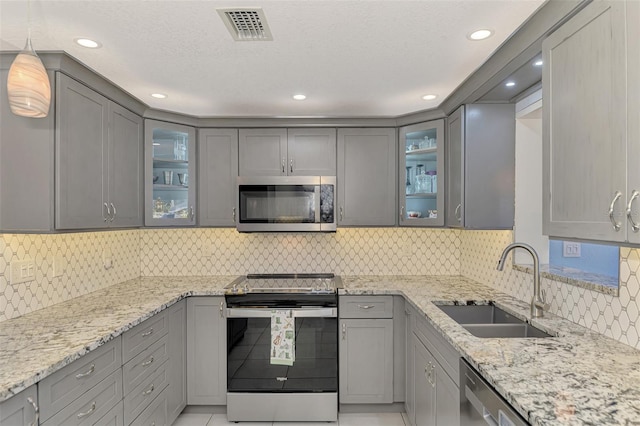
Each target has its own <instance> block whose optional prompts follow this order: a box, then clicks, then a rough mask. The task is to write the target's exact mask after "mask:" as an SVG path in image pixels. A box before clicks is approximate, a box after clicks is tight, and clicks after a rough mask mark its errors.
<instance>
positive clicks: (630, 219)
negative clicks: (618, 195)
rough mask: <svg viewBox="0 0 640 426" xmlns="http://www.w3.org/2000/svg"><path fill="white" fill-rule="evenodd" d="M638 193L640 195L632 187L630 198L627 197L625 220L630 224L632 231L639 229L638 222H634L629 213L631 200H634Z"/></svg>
mask: <svg viewBox="0 0 640 426" xmlns="http://www.w3.org/2000/svg"><path fill="white" fill-rule="evenodd" d="M639 195H640V192H638V191H637V190H635V189H634V190H633V192H631V198H629V204H627V220H628V221H629V223H630V224H631V230H632V231H633V232H638V231H639V230H640V224H638V223H636V222H634V221H633V216H632V215H631V209H632V207H633V202H634V201H635V199H636V198H638V196H639Z"/></svg>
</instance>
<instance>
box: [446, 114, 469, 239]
mask: <svg viewBox="0 0 640 426" xmlns="http://www.w3.org/2000/svg"><path fill="white" fill-rule="evenodd" d="M463 152H464V105H463V106H461V107H460V108H458V109H457V110H456V111H455V112H454V113H453V114H451V115H450V116H449V118H447V209H446V210H447V211H446V212H445V213H446V221H445V223H446V225H447V226H449V227H463V226H464V222H463V221H462V219H463V217H464V205H463V203H462V200H463V199H464V186H463V185H462V182H463V181H464V175H463V173H464V155H463Z"/></svg>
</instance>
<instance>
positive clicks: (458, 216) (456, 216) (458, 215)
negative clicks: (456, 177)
mask: <svg viewBox="0 0 640 426" xmlns="http://www.w3.org/2000/svg"><path fill="white" fill-rule="evenodd" d="M461 209H462V203H461V204H458V205H457V206H456V210H455V211H454V212H453V216H455V218H456V220H457V221H458V222H462V215H461V214H460V210H461Z"/></svg>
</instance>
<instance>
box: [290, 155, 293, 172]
mask: <svg viewBox="0 0 640 426" xmlns="http://www.w3.org/2000/svg"><path fill="white" fill-rule="evenodd" d="M289 170H291V173H293V158H292V159H291V161H289Z"/></svg>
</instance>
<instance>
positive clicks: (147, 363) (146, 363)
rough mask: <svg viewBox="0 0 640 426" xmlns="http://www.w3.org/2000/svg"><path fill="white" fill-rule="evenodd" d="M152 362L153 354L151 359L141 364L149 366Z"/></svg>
mask: <svg viewBox="0 0 640 426" xmlns="http://www.w3.org/2000/svg"><path fill="white" fill-rule="evenodd" d="M151 364H153V355H151V358H149V361H145V362H143V363H142V364H140V365H141V366H143V367H148V366H150V365H151Z"/></svg>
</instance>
